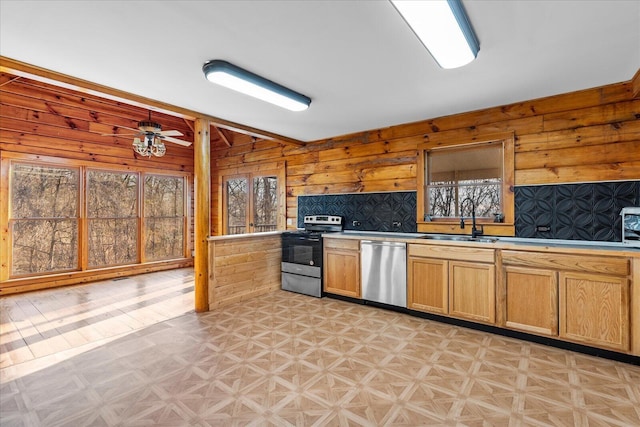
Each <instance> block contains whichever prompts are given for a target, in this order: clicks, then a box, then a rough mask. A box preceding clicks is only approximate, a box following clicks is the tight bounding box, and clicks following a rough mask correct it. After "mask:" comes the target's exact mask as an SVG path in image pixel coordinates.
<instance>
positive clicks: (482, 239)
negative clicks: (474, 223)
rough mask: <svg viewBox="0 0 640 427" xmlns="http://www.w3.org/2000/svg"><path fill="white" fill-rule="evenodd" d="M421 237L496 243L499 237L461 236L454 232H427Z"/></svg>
mask: <svg viewBox="0 0 640 427" xmlns="http://www.w3.org/2000/svg"><path fill="white" fill-rule="evenodd" d="M420 239H426V240H448V241H453V242H479V243H495V242H496V241H497V240H498V239H497V238H495V237H485V236H480V237H471V236H459V235H453V234H427V235H425V236H422V237H420Z"/></svg>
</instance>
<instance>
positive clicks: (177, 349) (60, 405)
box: [0, 283, 640, 427]
mask: <svg viewBox="0 0 640 427" xmlns="http://www.w3.org/2000/svg"><path fill="white" fill-rule="evenodd" d="M123 286H127V284H126V283H125V284H123ZM59 291H61V290H56V291H49V292H59ZM6 298H11V297H6ZM3 304H4V303H3ZM61 317H64V316H61ZM85 346H87V344H85ZM65 353H71V354H72V355H71V356H69V357H64V355H65ZM45 360H49V361H50V362H51V363H48V364H47V363H44V361H45ZM34 366H35V367H34ZM0 376H1V386H0V420H1V423H2V426H23V425H24V426H74V427H75V426H172V427H174V426H305V427H306V426H580V427H581V426H638V425H640V367H638V366H633V365H628V364H624V363H620V362H613V361H608V360H604V359H599V358H595V357H591V356H585V355H581V354H577V353H572V352H568V351H564V350H559V349H554V348H549V347H545V346H541V345H537V344H532V343H528V342H522V341H518V340H515V339H510V338H505V337H501V336H495V335H491V334H487V333H483V332H478V331H473V330H468V329H464V328H460V327H456V326H451V325H445V324H440V323H437V322H432V321H428V320H424V319H418V318H414V317H410V316H408V315H404V314H399V313H394V312H390V311H386V310H381V309H377V308H372V307H369V306H362V305H357V304H352V303H347V302H342V301H338V300H334V299H329V298H323V299H315V298H311V297H306V296H302V295H298V294H292V293H288V292H284V291H277V292H273V293H271V294H268V295H266V296H262V297H258V298H255V299H253V300H250V301H245V302H242V303H238V304H235V305H232V306H229V307H226V308H222V309H217V310H215V311H211V312H208V313H204V314H195V313H193V312H189V313H186V314H181V315H178V316H177V317H173V318H170V319H167V320H163V321H160V322H159V323H155V324H153V325H148V326H143V327H140V328H138V329H134V330H131V331H129V332H128V333H121V334H120V335H119V336H117V337H115V339H114V337H112V338H110V339H103V340H102V342H101V344H100V345H95V346H93V347H92V348H90V349H88V350H87V351H84V352H81V351H79V350H78V348H72V349H67V350H62V351H60V352H58V353H56V354H50V355H45V356H42V357H35V358H34V359H33V360H25V361H23V362H21V363H14V364H12V365H11V366H7V367H5V368H3V369H1V370H0Z"/></svg>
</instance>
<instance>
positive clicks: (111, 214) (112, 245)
mask: <svg viewBox="0 0 640 427" xmlns="http://www.w3.org/2000/svg"><path fill="white" fill-rule="evenodd" d="M87 224H88V227H89V233H88V237H89V267H91V268H96V267H105V266H110V265H121V264H134V263H136V262H138V174H137V173H130V172H111V171H96V170H89V171H87Z"/></svg>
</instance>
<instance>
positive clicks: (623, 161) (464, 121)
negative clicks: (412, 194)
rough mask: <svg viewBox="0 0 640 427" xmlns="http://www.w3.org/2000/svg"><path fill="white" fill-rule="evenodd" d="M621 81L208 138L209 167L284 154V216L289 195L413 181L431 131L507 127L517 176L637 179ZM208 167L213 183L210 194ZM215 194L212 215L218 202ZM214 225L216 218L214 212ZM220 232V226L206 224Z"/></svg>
mask: <svg viewBox="0 0 640 427" xmlns="http://www.w3.org/2000/svg"><path fill="white" fill-rule="evenodd" d="M636 95H637V93H635V92H634V83H633V82H631V81H629V82H623V83H616V84H611V85H607V86H603V87H598V88H593V89H588V90H582V91H578V92H572V93H567V94H562V95H557V96H551V97H546V98H540V99H535V100H531V101H525V102H519V103H515V104H510V105H505V106H500V107H495V108H489V109H485V110H479V111H472V112H468V113H462V114H456V115H452V116H446V117H439V118H434V119H429V120H424V121H420V122H416V123H409V124H403V125H398V126H392V127H388V128H383V129H377V130H371V131H367V132H360V133H356V134H352V135H345V136H341V137H336V138H331V139H326V140H321V141H314V142H310V143H307V144H306V145H304V146H296V145H292V144H287V143H282V142H278V141H262V140H258V141H242V142H241V141H236V142H234V144H233V145H232V146H231V147H227V146H224V145H222V144H220V143H218V144H217V145H216V146H214V147H213V152H212V161H211V164H212V168H227V167H229V166H230V165H239V164H244V165H255V167H256V168H257V167H259V165H260V164H261V163H264V162H272V161H279V160H285V161H286V168H287V184H286V185H287V218H288V219H289V221H290V224H292V225H290V226H289V228H295V225H296V220H297V196H299V195H311V194H340V193H357V192H378V191H398V190H415V189H416V159H417V151H416V145H417V144H418V143H420V142H425V141H429V139H430V138H433V136H434V135H436V134H437V135H438V138H440V136H447V137H449V136H452V137H458V138H460V141H461V142H470V141H473V140H474V139H476V138H481V137H482V135H486V134H492V133H498V132H510V131H512V132H514V133H515V135H516V147H515V151H516V153H515V168H516V171H515V184H516V185H534V184H550V183H575V182H591V181H610V180H637V179H640V99H637V98H634V96H636ZM215 174H216V172H215V170H214V171H213V172H212V175H213V176H212V178H213V179H214V181H212V191H213V192H214V193H216V194H217V185H219V183H217V182H216V181H215ZM217 203H218V200H217V197H215V196H214V199H213V204H214V206H213V209H212V212H213V213H214V215H215V214H216V213H217V211H218V209H217V206H216V204H217ZM213 223H214V224H215V223H216V221H213ZM214 234H218V230H214Z"/></svg>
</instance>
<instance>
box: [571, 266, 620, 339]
mask: <svg viewBox="0 0 640 427" xmlns="http://www.w3.org/2000/svg"><path fill="white" fill-rule="evenodd" d="M559 277H560V337H562V338H565V339H569V340H572V341H578V342H581V343H584V344H588V345H595V346H598V347H608V348H612V349H615V350H624V351H626V350H628V349H629V282H628V280H627V279H626V278H622V277H615V276H601V275H596V274H584V273H564V272H561V273H560V276H559Z"/></svg>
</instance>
